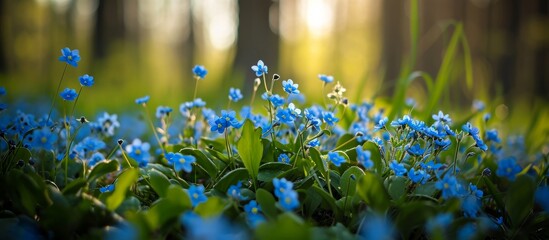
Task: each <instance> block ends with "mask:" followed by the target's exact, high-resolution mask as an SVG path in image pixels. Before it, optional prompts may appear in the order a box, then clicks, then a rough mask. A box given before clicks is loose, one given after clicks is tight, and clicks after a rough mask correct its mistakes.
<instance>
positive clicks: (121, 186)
mask: <svg viewBox="0 0 549 240" xmlns="http://www.w3.org/2000/svg"><path fill="white" fill-rule="evenodd" d="M138 174H139V169H137V168H129V169H126V170H125V171H124V172H122V173H121V174H120V175H119V176H118V178H117V180H116V184H115V185H114V192H113V193H112V194H111V195H110V196H108V197H107V199H106V205H107V208H108V209H109V210H115V209H116V208H117V207H118V206H120V204H121V203H122V202H123V201H124V199H125V197H126V192H127V191H128V189H129V188H130V187H131V185H133V184H134V183H135V182H136V181H137V178H138V177H139V175H138Z"/></svg>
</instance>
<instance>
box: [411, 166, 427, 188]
mask: <svg viewBox="0 0 549 240" xmlns="http://www.w3.org/2000/svg"><path fill="white" fill-rule="evenodd" d="M408 177H409V178H410V180H412V182H414V183H421V184H425V183H426V182H427V180H429V178H430V177H431V175H430V174H428V173H427V172H425V171H424V170H415V169H413V168H411V169H410V171H408Z"/></svg>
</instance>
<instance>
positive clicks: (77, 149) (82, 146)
mask: <svg viewBox="0 0 549 240" xmlns="http://www.w3.org/2000/svg"><path fill="white" fill-rule="evenodd" d="M106 146H107V145H106V144H105V142H103V141H101V140H100V139H98V138H96V137H86V138H84V139H82V141H80V142H79V143H78V144H76V145H74V148H73V149H72V152H73V153H76V155H77V156H78V157H80V158H86V156H88V153H92V152H95V151H98V150H101V149H104V148H105V147H106Z"/></svg>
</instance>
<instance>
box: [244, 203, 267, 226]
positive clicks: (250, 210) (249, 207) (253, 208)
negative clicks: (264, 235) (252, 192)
mask: <svg viewBox="0 0 549 240" xmlns="http://www.w3.org/2000/svg"><path fill="white" fill-rule="evenodd" d="M244 211H245V212H246V216H247V217H248V221H249V222H250V225H252V227H256V226H257V225H259V224H260V223H262V222H265V217H263V215H262V214H261V206H259V205H258V204H257V202H256V201H255V200H252V201H250V202H249V203H248V204H246V205H244Z"/></svg>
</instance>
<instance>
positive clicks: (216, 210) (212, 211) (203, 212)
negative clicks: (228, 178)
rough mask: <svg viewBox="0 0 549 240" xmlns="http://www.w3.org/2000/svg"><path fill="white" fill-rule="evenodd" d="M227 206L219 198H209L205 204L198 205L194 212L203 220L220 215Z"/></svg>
mask: <svg viewBox="0 0 549 240" xmlns="http://www.w3.org/2000/svg"><path fill="white" fill-rule="evenodd" d="M228 206H229V205H228V204H227V203H226V202H225V201H224V200H223V199H221V198H219V197H215V196H213V197H209V198H208V200H206V202H202V203H199V204H198V205H197V206H196V208H195V209H194V211H195V212H196V213H197V214H198V215H200V216H202V217H203V218H208V217H213V216H217V215H219V214H221V213H222V212H223V211H224V210H225V208H227V207H228Z"/></svg>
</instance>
